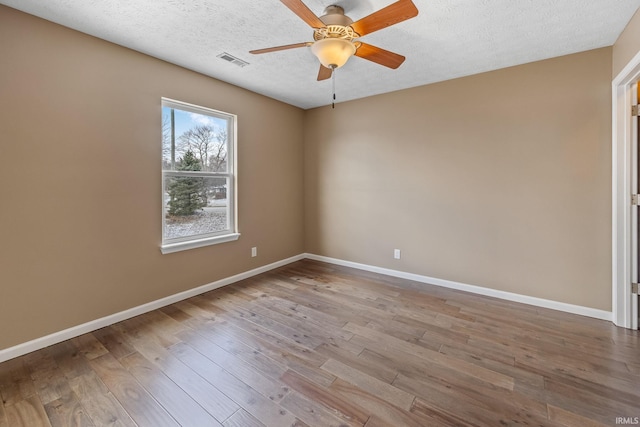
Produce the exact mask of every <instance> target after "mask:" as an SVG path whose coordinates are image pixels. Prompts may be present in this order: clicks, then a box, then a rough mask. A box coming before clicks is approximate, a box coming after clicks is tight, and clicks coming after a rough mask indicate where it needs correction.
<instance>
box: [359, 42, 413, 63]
mask: <svg viewBox="0 0 640 427" xmlns="http://www.w3.org/2000/svg"><path fill="white" fill-rule="evenodd" d="M359 44H360V46H359V47H358V49H357V50H356V53H355V55H356V56H359V57H360V58H363V59H367V60H369V61H373V62H375V63H377V64H380V65H384V66H385V67H389V68H393V69H396V68H398V67H399V66H400V65H401V64H402V63H403V62H404V60H405V57H404V56H402V55H398V54H397V53H393V52H389V51H388V50H384V49H381V48H379V47H377V46H373V45H370V44H367V43H359Z"/></svg>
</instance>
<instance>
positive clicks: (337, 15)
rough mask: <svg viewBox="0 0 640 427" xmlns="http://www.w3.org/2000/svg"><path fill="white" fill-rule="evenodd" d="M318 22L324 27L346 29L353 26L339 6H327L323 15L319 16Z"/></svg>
mask: <svg viewBox="0 0 640 427" xmlns="http://www.w3.org/2000/svg"><path fill="white" fill-rule="evenodd" d="M320 20H321V21H322V22H324V23H325V25H342V26H344V27H348V26H349V25H351V24H353V20H352V19H351V18H349V17H348V16H347V15H345V14H344V9H343V8H342V7H340V6H335V5H333V6H327V7H326V8H325V10H324V15H322V16H320Z"/></svg>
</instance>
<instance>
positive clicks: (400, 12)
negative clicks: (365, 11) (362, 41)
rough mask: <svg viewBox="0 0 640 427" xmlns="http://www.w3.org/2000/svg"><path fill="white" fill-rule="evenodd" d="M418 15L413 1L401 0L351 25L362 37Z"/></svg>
mask: <svg viewBox="0 0 640 427" xmlns="http://www.w3.org/2000/svg"><path fill="white" fill-rule="evenodd" d="M416 15H418V8H417V7H416V5H415V4H413V2H412V1H411V0H399V1H397V2H395V3H392V4H390V5H389V6H387V7H385V8H383V9H380V10H379V11H377V12H373V13H372V14H371V15H368V16H365V17H364V18H362V19H360V20H358V21H356V22H354V23H353V24H351V28H353V31H355V32H356V33H358V34H359V35H360V37H362V36H364V35H365V34H370V33H373V32H374V31H378V30H381V29H383V28H386V27H390V26H392V25H395V24H397V23H399V22H402V21H406V20H407V19H410V18H413V17H414V16H416Z"/></svg>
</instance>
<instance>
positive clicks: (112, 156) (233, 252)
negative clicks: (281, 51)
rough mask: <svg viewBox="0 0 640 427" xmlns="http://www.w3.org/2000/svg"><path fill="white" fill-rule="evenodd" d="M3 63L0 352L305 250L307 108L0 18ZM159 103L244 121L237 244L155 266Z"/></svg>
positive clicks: (2, 12) (5, 13) (48, 26)
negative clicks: (174, 101) (202, 109)
mask: <svg viewBox="0 0 640 427" xmlns="http://www.w3.org/2000/svg"><path fill="white" fill-rule="evenodd" d="M0 58H1V60H0V61H1V64H2V65H1V66H0V161H1V162H2V166H1V167H0V182H2V185H0V227H1V228H0V236H1V239H2V240H1V244H0V325H3V327H2V333H0V349H3V348H7V347H10V346H13V345H16V344H19V343H23V342H26V341H28V340H31V339H34V338H38V337H42V336H44V335H47V334H49V333H53V332H56V331H60V330H62V329H65V328H68V327H71V326H75V325H78V324H82V323H84V322H88V321H90V320H93V319H97V318H100V317H102V316H106V315H110V314H113V313H116V312H119V311H121V310H125V309H128V308H130V307H134V306H137V305H140V304H143V303H146V302H149V301H153V300H155V299H158V298H162V297H165V296H167V295H171V294H175V293H177V292H180V291H184V290H187V289H190V288H194V287H196V286H199V285H203V284H206V283H209V282H212V281H215V280H217V279H220V278H224V277H228V276H231V275H233V274H236V273H239V272H244V271H247V270H250V269H252V268H256V267H258V266H261V265H265V264H268V263H271V262H274V261H278V260H282V259H284V258H287V257H290V256H293V255H297V254H300V253H302V252H303V251H304V242H303V235H304V234H303V219H304V217H303V201H302V197H303V196H302V195H303V186H302V177H303V170H302V159H303V151H302V138H303V129H302V125H303V115H304V112H303V111H302V110H300V109H297V108H294V107H291V106H288V105H285V104H283V103H280V102H277V101H274V100H271V99H268V98H266V97H262V96H259V95H256V94H253V93H251V92H248V91H246V90H243V89H240V88H237V87H234V86H231V85H228V84H225V83H222V82H219V81H216V80H213V79H210V78H207V77H205V76H202V75H199V74H197V73H193V72H190V71H187V70H184V69H181V68H179V67H176V66H173V65H170V64H168V63H165V62H162V61H159V60H156V59H153V58H150V57H148V56H145V55H142V54H140V53H136V52H133V51H131V50H128V49H124V48H122V47H119V46H116V45H113V44H110V43H107V42H104V41H101V40H98V39H95V38H92V37H89V36H86V35H83V34H80V33H78V32H75V31H72V30H69V29H66V28H63V27H60V26H58V25H55V24H52V23H49V22H46V21H43V20H40V19H37V18H34V17H32V16H29V15H26V14H23V13H20V12H17V11H15V10H13V9H9V8H7V7H4V6H0ZM163 96H165V97H169V98H173V99H178V100H182V101H185V102H190V103H194V104H198V105H203V106H207V107H211V108H214V109H218V110H223V111H227V112H230V113H234V114H237V115H238V117H239V118H238V146H239V149H238V158H239V160H238V164H239V172H238V181H239V227H240V232H241V233H242V236H241V237H240V239H239V240H238V241H237V242H232V243H225V244H221V245H216V246H210V247H206V248H201V249H194V250H189V251H184V252H180V253H175V254H170V255H161V253H160V250H159V244H160V239H161V236H160V234H161V213H160V206H161V197H160V196H161V191H160V188H161V180H160V164H161V150H160V138H161V135H160V133H161V117H160V98H161V97H163ZM252 246H258V248H259V251H258V253H259V256H258V257H257V258H251V257H250V248H251V247H252Z"/></svg>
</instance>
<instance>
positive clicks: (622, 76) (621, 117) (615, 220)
mask: <svg viewBox="0 0 640 427" xmlns="http://www.w3.org/2000/svg"><path fill="white" fill-rule="evenodd" d="M638 80H640V52H638V53H637V54H636V56H634V57H633V59H631V61H629V63H628V64H627V65H626V66H625V67H624V68H623V69H622V71H620V73H619V74H618V75H617V76H616V77H615V78H614V79H613V81H612V83H611V86H612V87H611V89H612V91H611V92H612V109H611V110H612V111H611V116H612V126H611V130H612V144H611V146H612V152H611V162H612V165H611V166H612V174H611V185H612V221H611V223H612V224H611V225H612V230H611V231H612V233H611V234H612V248H611V249H612V251H611V252H612V265H611V272H612V300H611V303H612V307H611V309H612V320H613V323H614V324H615V325H617V326H621V327H624V328H631V327H632V306H631V304H632V302H631V301H632V300H631V298H632V294H631V270H632V256H631V253H632V250H631V240H632V239H631V191H632V188H631V174H632V158H633V156H632V153H633V151H634V150H633V145H632V144H633V140H632V122H631V120H632V116H631V105H632V99H633V94H632V86H633V84H634V83H636V82H637V81H638Z"/></svg>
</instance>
